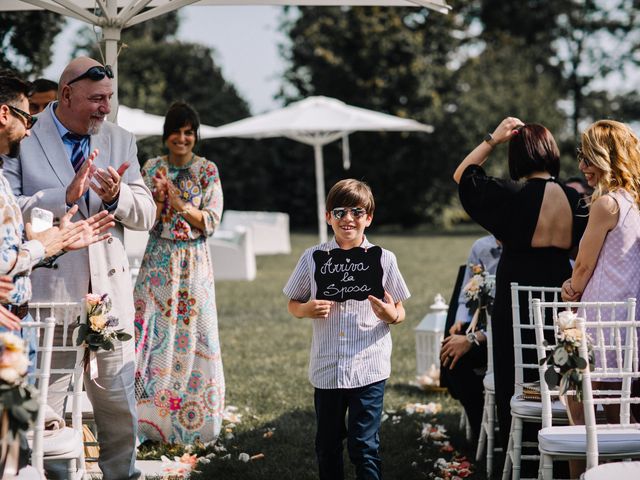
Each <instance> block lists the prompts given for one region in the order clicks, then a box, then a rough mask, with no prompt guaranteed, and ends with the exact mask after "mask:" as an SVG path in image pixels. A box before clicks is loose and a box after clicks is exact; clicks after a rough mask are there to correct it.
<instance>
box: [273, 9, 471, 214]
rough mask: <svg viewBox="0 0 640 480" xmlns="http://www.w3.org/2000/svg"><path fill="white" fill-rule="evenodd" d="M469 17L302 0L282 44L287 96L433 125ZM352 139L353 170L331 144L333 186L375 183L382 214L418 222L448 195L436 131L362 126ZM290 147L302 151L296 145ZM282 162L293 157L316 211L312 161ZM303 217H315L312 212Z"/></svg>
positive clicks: (291, 176) (291, 178) (295, 182)
mask: <svg viewBox="0 0 640 480" xmlns="http://www.w3.org/2000/svg"><path fill="white" fill-rule="evenodd" d="M462 18H463V17H461V16H459V15H449V16H443V15H439V14H435V13H432V12H429V11H428V10H426V9H413V8H383V7H364V8H355V7H354V8H347V7H344V8H339V7H331V8H328V7H315V8H311V7H309V8H300V9H299V15H298V16H296V17H295V18H286V19H285V21H284V22H283V28H284V30H285V31H286V32H287V34H288V35H289V37H290V38H291V50H289V51H284V52H283V53H285V55H286V58H287V60H288V61H289V64H290V65H289V68H288V69H287V71H286V72H285V76H284V79H285V85H284V87H283V91H282V97H283V98H284V99H285V100H286V101H287V102H289V101H293V100H298V99H301V98H304V97H306V96H309V95H325V96H329V97H335V98H338V99H340V100H342V101H344V102H346V103H348V104H350V105H355V106H359V107H363V108H368V109H372V110H376V111H380V112H385V113H389V114H392V115H398V116H402V117H408V118H413V119H416V120H418V121H422V122H424V123H431V124H433V123H434V122H437V121H438V119H439V118H440V117H442V102H443V95H444V93H445V92H446V90H447V88H448V87H447V81H448V79H449V78H450V72H449V69H448V67H447V63H448V62H449V61H451V60H452V59H453V56H452V55H453V53H454V52H455V51H456V49H457V47H458V45H459V44H460V43H461V40H460V39H459V38H458V36H456V33H457V32H461V31H464V30H465V26H464V25H460V24H459V23H458V22H459V21H460V20H461V19H462ZM350 146H351V149H350V150H351V155H352V159H353V161H352V167H351V171H349V172H344V171H343V170H342V162H341V160H340V151H339V146H338V145H337V144H335V145H334V144H332V145H330V146H329V147H328V148H326V149H325V153H326V160H327V161H326V182H327V185H328V186H329V185H331V184H333V183H334V182H335V181H337V180H338V179H340V178H344V177H345V176H353V177H355V178H362V179H364V180H366V181H367V182H369V183H370V185H371V186H372V188H373V190H374V192H375V195H376V198H377V199H378V201H379V203H380V205H381V206H382V207H381V208H380V209H378V210H377V211H376V223H391V222H393V223H401V224H403V225H405V226H406V225H414V224H416V223H418V222H420V221H424V220H425V218H431V217H430V212H431V209H430V208H431V206H432V205H434V204H436V203H441V202H440V201H441V200H442V198H443V194H444V196H446V197H448V196H449V195H450V190H451V189H450V188H449V187H447V186H446V181H445V180H444V179H445V178H446V177H447V176H448V175H449V174H448V173H447V172H444V171H443V169H442V168H441V163H440V162H439V160H438V161H435V160H434V159H436V158H438V157H440V155H439V151H433V150H432V147H433V146H434V144H433V141H432V139H431V138H430V136H429V135H426V134H420V133H410V134H409V133H404V134H401V133H382V134H378V133H356V134H353V135H352V136H351V139H350ZM289 153H295V154H296V155H300V154H301V153H300V150H299V149H292V151H291V152H289ZM306 156H307V157H309V156H310V153H309V151H308V149H307V152H306ZM283 161H287V162H288V163H289V164H290V165H291V168H290V170H289V171H288V172H286V173H285V174H284V176H285V177H286V178H283V181H284V182H286V184H287V185H288V186H289V188H299V189H300V190H301V191H300V192H299V194H300V195H301V196H302V198H305V197H306V200H305V202H304V205H306V209H307V210H309V211H312V210H311V208H312V205H314V203H315V201H314V200H313V191H311V192H310V193H307V194H306V195H304V193H305V192H304V191H303V190H305V189H306V190H307V191H308V190H312V189H311V188H310V185H313V166H312V164H311V163H310V162H308V161H307V162H304V163H302V162H301V159H300V158H298V159H295V158H290V159H286V160H285V159H283ZM441 187H444V188H441ZM425 192H428V194H427V195H425ZM283 196H284V192H283ZM292 198H294V199H295V198H300V197H298V195H297V194H294V195H292ZM283 200H284V198H283ZM290 201H291V200H290ZM294 201H295V200H294ZM300 207H303V205H300ZM385 207H386V208H385ZM306 217H307V219H308V221H309V223H311V222H312V221H313V216H312V215H308V216H306Z"/></svg>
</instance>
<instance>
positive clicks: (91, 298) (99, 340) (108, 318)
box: [74, 293, 132, 379]
mask: <svg viewBox="0 0 640 480" xmlns="http://www.w3.org/2000/svg"><path fill="white" fill-rule="evenodd" d="M84 306H85V309H86V316H85V318H84V320H85V321H82V320H81V319H80V318H78V323H79V325H78V328H77V329H76V330H75V332H74V334H75V335H76V345H82V344H85V345H86V347H87V349H86V351H85V356H84V366H85V369H87V368H88V369H89V370H90V376H91V379H95V378H97V376H98V369H97V362H95V358H96V357H95V354H96V352H97V351H98V350H100V349H102V350H114V349H115V342H116V341H121V342H122V341H126V340H131V338H132V336H131V335H129V334H128V333H126V332H125V331H124V329H120V330H116V327H117V326H118V324H119V321H118V319H117V318H116V317H114V316H113V315H109V312H110V311H111V298H109V295H108V294H106V293H105V294H103V295H99V294H96V293H89V294H87V295H86V296H85V298H84Z"/></svg>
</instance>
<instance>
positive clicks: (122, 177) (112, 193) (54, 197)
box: [5, 57, 155, 480]
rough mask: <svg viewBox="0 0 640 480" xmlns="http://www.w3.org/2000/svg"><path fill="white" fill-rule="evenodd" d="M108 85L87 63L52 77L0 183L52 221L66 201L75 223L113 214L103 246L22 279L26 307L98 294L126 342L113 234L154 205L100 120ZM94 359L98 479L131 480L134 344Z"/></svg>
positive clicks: (124, 266)
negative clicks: (54, 98) (54, 91)
mask: <svg viewBox="0 0 640 480" xmlns="http://www.w3.org/2000/svg"><path fill="white" fill-rule="evenodd" d="M112 78H113V73H112V71H111V68H110V67H109V66H103V65H101V64H100V63H99V62H97V61H96V60H93V59H91V58H87V57H79V58H76V59H74V60H72V61H71V62H70V63H69V65H68V66H67V67H66V68H65V70H64V72H63V73H62V76H61V77H60V82H59V90H58V99H59V100H58V102H52V103H51V104H49V106H47V108H46V109H45V110H44V111H43V112H42V113H41V114H40V115H39V116H38V122H37V123H36V125H35V126H34V128H33V129H32V132H31V136H30V137H29V138H27V139H26V140H25V141H24V142H23V143H22V145H21V151H20V155H19V157H18V158H17V159H12V160H9V161H7V162H6V163H5V176H6V177H7V179H8V180H9V182H10V184H11V187H12V189H13V192H14V194H15V195H16V197H18V202H19V204H20V207H21V208H22V211H23V214H25V215H27V216H28V214H29V211H30V210H31V209H32V208H34V207H40V208H44V209H46V210H50V211H52V212H53V214H54V217H55V218H61V217H62V216H63V215H64V213H65V212H66V211H67V209H69V208H70V207H72V206H73V205H75V204H77V205H78V206H79V212H78V214H77V217H78V218H88V217H89V216H91V215H93V214H95V213H96V212H98V211H100V210H103V209H107V210H109V211H110V212H111V213H112V214H113V215H114V216H115V220H116V226H115V227H114V228H113V230H112V234H113V236H112V237H111V238H110V239H109V240H108V241H105V242H101V243H97V244H94V245H91V246H90V247H89V248H88V249H84V250H81V251H78V252H70V253H67V254H66V255H64V256H62V257H61V258H60V259H59V260H58V268H57V269H56V270H50V271H41V270H42V269H41V270H40V271H37V272H35V273H34V274H33V275H32V281H33V292H34V295H33V301H36V302H37V301H75V302H77V301H80V300H81V299H82V298H83V297H84V295H85V294H87V293H88V292H93V293H99V294H104V293H108V294H109V296H110V297H111V299H112V302H113V307H112V310H111V313H112V314H113V315H114V316H116V317H117V318H118V319H119V321H120V327H121V328H124V330H125V331H126V332H127V333H130V334H132V335H133V319H134V307H133V287H132V285H131V276H130V274H129V265H128V261H127V255H126V253H125V250H124V246H123V238H124V236H123V234H124V232H123V228H124V227H127V228H129V229H131V230H149V229H150V228H151V227H152V225H153V222H154V220H155V204H154V201H153V198H152V196H151V192H150V191H149V189H148V188H147V187H146V186H145V184H144V182H143V180H142V178H141V176H140V169H139V165H138V159H137V157H136V155H137V147H136V141H135V138H134V136H133V135H132V134H131V133H129V132H127V131H125V130H124V129H122V128H120V127H118V126H116V125H114V124H112V123H110V122H107V121H106V116H107V114H108V113H109V112H110V105H109V102H110V99H111V96H112V94H113V89H112V82H111V79H112ZM97 357H98V372H99V376H98V378H97V379H96V380H95V381H92V380H90V379H89V378H88V376H85V388H86V390H87V394H88V396H89V399H90V400H91V403H92V404H93V411H94V416H95V420H96V424H97V427H98V442H99V444H100V458H99V466H100V468H101V470H102V473H103V478H104V479H105V480H124V479H134V478H139V476H140V472H139V471H138V470H136V468H135V444H136V433H137V417H136V404H135V398H134V373H135V354H134V343H133V341H131V340H130V341H126V342H121V343H117V345H116V348H115V351H111V352H106V351H103V350H100V351H99V352H98V354H97Z"/></svg>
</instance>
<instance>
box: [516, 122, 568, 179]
mask: <svg viewBox="0 0 640 480" xmlns="http://www.w3.org/2000/svg"><path fill="white" fill-rule="evenodd" d="M534 172H548V173H550V174H551V175H552V176H554V177H557V176H558V173H559V172H560V150H558V145H556V141H555V140H554V138H553V135H551V132H550V131H549V130H547V129H546V128H545V127H544V126H542V125H540V124H538V123H528V124H526V125H524V126H522V127H520V128H519V129H518V134H517V135H513V136H512V137H511V140H509V175H510V176H511V178H512V179H513V180H519V179H521V178H522V177H526V176H527V175H530V174H532V173H534Z"/></svg>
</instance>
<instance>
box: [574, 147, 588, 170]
mask: <svg viewBox="0 0 640 480" xmlns="http://www.w3.org/2000/svg"><path fill="white" fill-rule="evenodd" d="M576 157H577V158H578V163H580V162H583V163H584V166H585V167H590V166H591V160H589V159H588V158H587V157H586V155H585V154H584V153H582V148H580V147H578V148H576Z"/></svg>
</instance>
